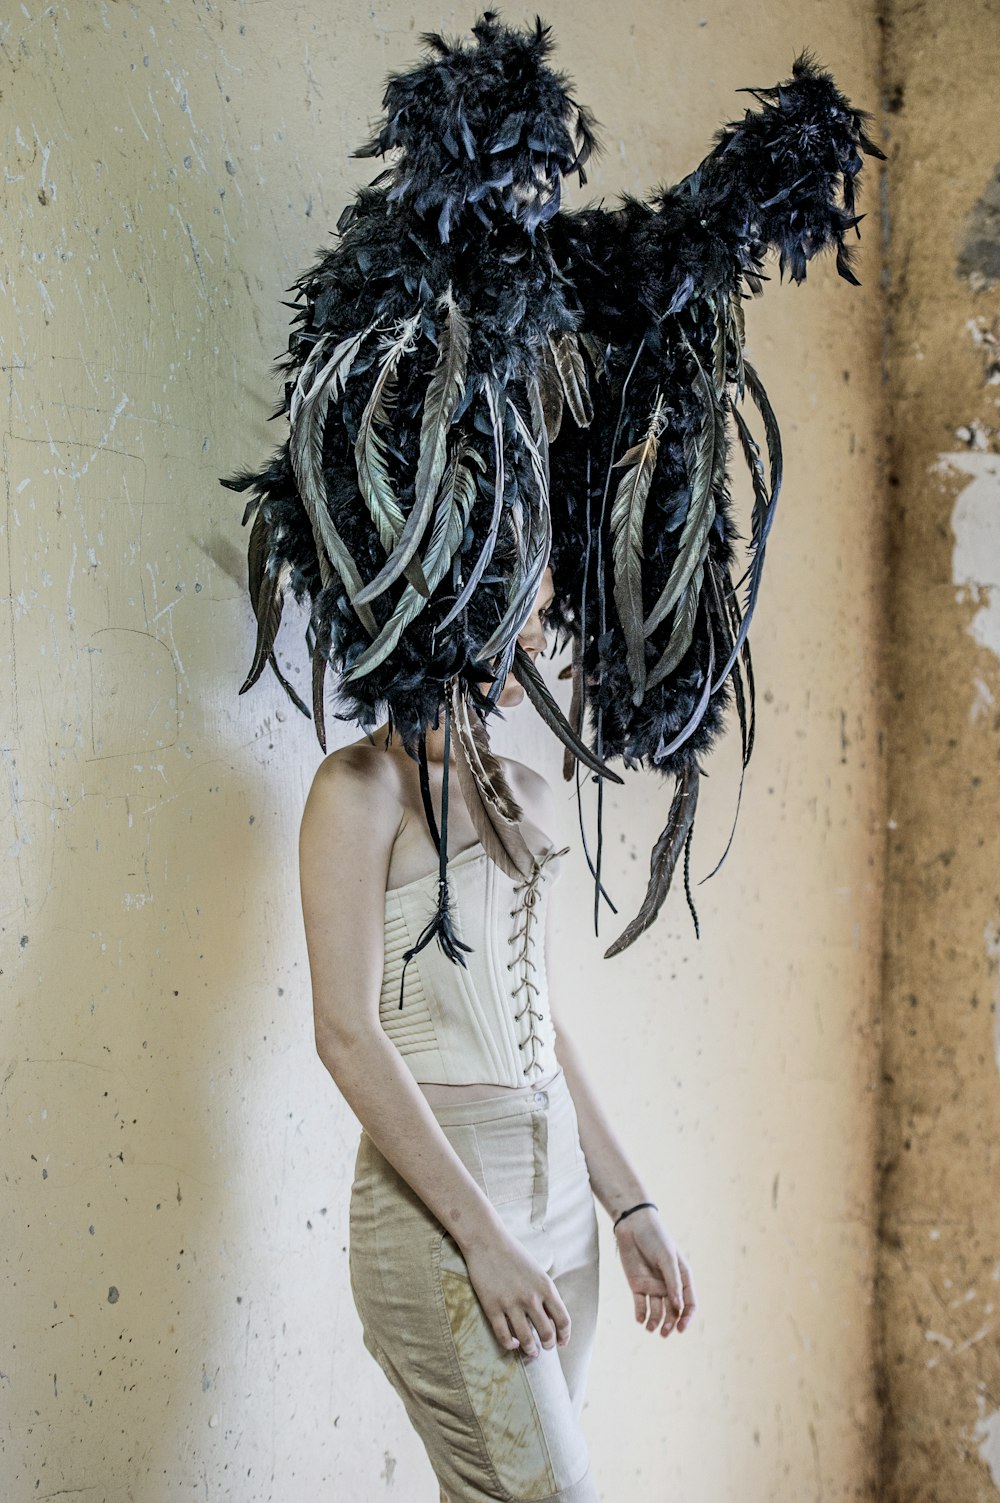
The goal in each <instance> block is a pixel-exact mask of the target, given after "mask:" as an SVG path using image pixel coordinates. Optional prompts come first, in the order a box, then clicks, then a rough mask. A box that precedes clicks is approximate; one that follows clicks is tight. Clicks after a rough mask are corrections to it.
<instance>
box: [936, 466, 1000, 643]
mask: <svg viewBox="0 0 1000 1503" xmlns="http://www.w3.org/2000/svg"><path fill="white" fill-rule="evenodd" d="M931 468H932V470H933V471H934V472H935V473H938V474H941V475H947V474H948V473H949V471H951V472H955V471H957V472H958V473H959V474H960V475H966V476H968V477H969V484H968V485H966V486H964V487H963V489H962V490H961V492H960V494H959V496H958V498H957V499H956V501H955V505H954V508H953V510H952V514H951V526H952V532H953V534H954V544H953V547H952V554H951V577H952V583H953V584H954V585H955V586H957V590H956V600H958V601H959V602H960V603H962V604H966V603H968V602H970V601H971V603H973V604H974V605H975V606H976V607H977V610H976V612H975V615H974V616H973V617H972V620H971V621H970V622H969V626H968V630H969V632H970V634H971V635H972V636H973V637H974V638H975V640H976V641H977V642H978V643H979V645H980V646H981V647H986V648H988V649H989V651H990V652H992V653H993V654H994V656H995V657H996V658H997V659H998V660H1000V455H997V454H993V453H989V452H988V453H977V452H972V451H969V452H966V453H962V452H954V453H947V454H941V455H940V456H939V458H938V461H937V463H936V464H935V465H933V466H932V467H931Z"/></svg>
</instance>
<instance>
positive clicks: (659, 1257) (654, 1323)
mask: <svg viewBox="0 0 1000 1503" xmlns="http://www.w3.org/2000/svg"><path fill="white" fill-rule="evenodd" d="M544 818H545V824H544V828H545V829H547V830H552V829H553V828H554V825H553V824H552V823H549V821H551V820H552V819H553V818H554V811H553V808H552V804H551V803H550V802H548V800H545V816H544ZM556 891H557V889H555V888H554V889H553V891H552V892H551V893H550V895H549V896H550V902H551V899H552V898H553V897H554V895H555V892H556ZM557 907H558V903H555V904H553V905H552V908H551V910H550V913H549V916H548V922H547V924H546V927H545V969H546V975H547V979H548V982H549V988H548V990H549V999H548V1007H549V1015H550V1016H551V1018H552V1022H553V1025H554V1027H555V1032H556V1044H555V1051H556V1058H557V1059H558V1061H559V1063H560V1065H561V1066H562V1068H563V1071H564V1072H565V1075H566V1083H567V1084H568V1086H569V1091H570V1095H571V1096H572V1098H573V1105H574V1107H575V1108H576V1116H577V1122H578V1124H579V1129H580V1147H581V1148H582V1149H583V1156H584V1158H585V1159H586V1161H587V1172H588V1173H589V1175H590V1183H591V1187H592V1189H593V1191H594V1195H595V1196H596V1198H597V1199H598V1200H599V1201H600V1203H601V1205H602V1206H603V1207H604V1209H605V1210H606V1211H607V1213H608V1215H609V1216H611V1217H612V1218H613V1219H617V1218H618V1216H620V1215H621V1213H622V1211H627V1210H629V1208H630V1207H631V1206H636V1205H640V1204H641V1203H642V1202H643V1201H647V1200H648V1201H651V1200H652V1198H653V1197H652V1195H651V1194H650V1192H649V1189H648V1187H647V1185H646V1183H645V1181H644V1180H643V1179H642V1178H641V1177H640V1175H639V1173H638V1171H637V1170H636V1169H635V1168H634V1167H633V1165H632V1162H631V1160H630V1159H629V1157H628V1154H627V1153H626V1152H625V1149H624V1148H623V1146H622V1144H621V1143H620V1141H619V1139H618V1137H617V1135H616V1134H615V1132H614V1129H613V1128H612V1126H611V1123H610V1122H609V1120H608V1117H607V1115H606V1113H605V1111H604V1108H603V1107H602V1106H601V1104H600V1102H599V1101H598V1099H597V1092H596V1091H595V1089H594V1087H593V1085H592V1084H591V1082H590V1080H589V1079H588V1076H587V1074H586V1071H585V1070H584V1068H583V1062H582V1060H581V1058H580V1054H579V1051H578V1050H577V1047H576V1045H575V1043H574V1042H573V1041H572V1039H571V1038H570V1035H569V1032H568V1030H567V1028H566V1026H565V1023H564V1021H563V1019H562V1017H561V1015H560V1016H558V1017H557V1015H556V1011H555V1008H554V1006H553V991H554V990H555V989H556V988H555V987H554V986H553V975H552V964H551V939H550V936H551V934H552V931H553V927H554V922H555V923H558V916H557V913H556V912H555V910H556V909H557ZM615 1245H616V1247H617V1250H618V1254H619V1256H620V1258H621V1262H622V1268H623V1270H624V1272H625V1277H626V1279H627V1280H628V1284H629V1288H630V1289H631V1290H632V1298H633V1307H634V1312H635V1318H636V1320H637V1321H641V1322H643V1323H644V1324H645V1326H646V1329H647V1330H648V1331H655V1330H657V1329H659V1331H660V1335H661V1336H667V1335H669V1333H670V1331H671V1330H673V1329H674V1327H675V1326H676V1329H677V1330H678V1331H684V1330H686V1329H687V1327H688V1326H689V1325H690V1323H691V1321H692V1320H693V1318H694V1311H695V1293H694V1279H693V1277H692V1274H691V1269H690V1267H689V1266H688V1263H687V1260H686V1259H685V1257H684V1255H683V1254H682V1253H681V1252H680V1251H679V1249H678V1248H677V1246H676V1244H675V1243H674V1240H673V1238H672V1237H671V1236H670V1233H669V1232H668V1231H667V1229H666V1227H665V1226H664V1225H663V1221H662V1219H661V1217H660V1215H659V1212H658V1211H656V1210H648V1209H647V1210H642V1211H637V1212H635V1214H634V1215H632V1216H630V1217H628V1218H627V1219H626V1220H625V1221H623V1222H622V1223H621V1229H620V1231H618V1232H616V1233H615ZM670 1305H672V1306H673V1311H675V1312H676V1313H677V1315H678V1316H679V1317H680V1318H679V1319H677V1320H675V1318H674V1314H673V1312H672V1311H671V1310H670V1308H669V1306H670Z"/></svg>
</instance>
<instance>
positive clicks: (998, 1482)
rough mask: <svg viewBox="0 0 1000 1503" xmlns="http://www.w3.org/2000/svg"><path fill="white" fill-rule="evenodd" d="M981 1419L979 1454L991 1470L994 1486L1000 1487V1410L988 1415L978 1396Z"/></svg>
mask: <svg viewBox="0 0 1000 1503" xmlns="http://www.w3.org/2000/svg"><path fill="white" fill-rule="evenodd" d="M976 1403H977V1404H978V1405H979V1418H978V1419H977V1420H976V1428H975V1432H974V1433H975V1441H976V1445H977V1448H978V1450H979V1454H980V1456H981V1457H982V1459H983V1460H984V1461H985V1463H986V1465H987V1466H988V1467H989V1469H990V1476H991V1477H992V1478H993V1483H994V1486H996V1487H1000V1409H994V1410H993V1412H992V1414H987V1413H986V1412H985V1410H986V1403H985V1400H984V1399H983V1396H982V1394H978V1393H977V1394H976Z"/></svg>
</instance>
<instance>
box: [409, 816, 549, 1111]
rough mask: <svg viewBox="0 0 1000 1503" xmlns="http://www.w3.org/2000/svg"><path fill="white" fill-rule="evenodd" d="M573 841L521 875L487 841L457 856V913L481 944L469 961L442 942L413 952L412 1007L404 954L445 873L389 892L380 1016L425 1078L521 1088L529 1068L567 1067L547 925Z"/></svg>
mask: <svg viewBox="0 0 1000 1503" xmlns="http://www.w3.org/2000/svg"><path fill="white" fill-rule="evenodd" d="M569 849H570V848H569V846H563V847H562V849H560V850H556V849H555V847H554V846H553V845H552V844H549V845H548V847H547V848H546V849H545V850H544V851H543V852H542V853H541V854H539V855H535V856H534V858H533V863H532V867H531V872H530V875H529V876H528V877H526V878H523V879H521V880H517V879H514V878H512V877H510V876H508V875H507V874H506V873H505V872H504V871H503V870H501V868H500V867H498V866H497V865H496V864H495V863H494V862H493V861H492V860H491V859H490V858H489V856H488V855H487V853H486V851H485V850H484V849H483V847H482V846H481V845H476V846H474V847H470V848H469V849H467V850H465V851H461V852H459V854H458V855H457V856H455V857H453V858H452V859H451V860H450V861H449V863H448V886H449V895H450V903H451V908H452V913H453V917H454V920H455V926H456V930H457V933H458V935H459V937H460V938H461V939H462V940H464V941H465V943H466V944H469V945H471V946H472V949H471V951H470V952H469V953H468V954H466V955H465V961H466V964H465V965H464V966H462V965H456V964H455V963H454V962H453V961H451V960H449V959H448V957H447V956H446V955H445V954H443V953H442V951H441V949H440V947H439V946H438V945H437V944H436V943H432V944H429V945H426V946H425V947H424V948H423V949H421V950H420V951H418V952H417V953H416V954H415V955H413V957H412V958H411V960H410V962H409V969H408V970H407V972H406V982H405V988H404V998H403V1001H404V1005H403V1006H402V1007H400V1006H399V992H400V976H401V972H402V966H403V957H404V954H405V953H406V951H407V950H408V949H409V948H410V946H412V945H413V943H414V940H415V939H416V937H417V936H418V935H419V934H420V932H421V930H422V929H423V927H424V925H425V924H426V923H427V920H428V918H429V917H430V916H431V914H432V913H433V911H434V904H435V902H436V898H437V880H438V874H437V872H429V873H428V874H427V876H426V877H423V878H418V879H417V880H416V881H413V882H408V883H407V884H406V885H405V886H404V887H398V888H390V889H389V890H388V891H387V892H386V895H385V952H384V967H383V982H382V994H381V997H380V1001H379V1018H380V1021H381V1024H382V1027H383V1029H384V1031H385V1033H386V1034H387V1035H388V1036H389V1038H390V1039H391V1040H392V1042H393V1043H394V1044H395V1045H396V1047H397V1048H398V1049H399V1052H400V1054H401V1055H402V1057H403V1061H404V1063H405V1064H406V1065H407V1067H408V1068H409V1070H410V1071H411V1073H412V1074H413V1076H414V1078H415V1079H416V1080H418V1081H421V1082H427V1083H431V1082H437V1083H440V1084H443V1085H462V1084H469V1085H472V1084H477V1083H492V1084H496V1085H506V1086H514V1087H518V1086H524V1085H525V1083H526V1077H527V1078H529V1079H536V1080H537V1079H539V1078H541V1076H542V1075H546V1074H550V1073H551V1072H552V1071H553V1070H555V1069H557V1068H558V1061H557V1059H556V1055H555V1031H554V1028H553V1025H552V1019H551V1014H550V1011H549V1008H548V988H547V978H546V974H545V955H544V933H545V922H546V915H547V902H546V899H547V890H548V887H549V885H550V883H551V881H552V880H553V879H554V878H555V876H556V875H557V874H558V871H559V867H560V861H561V858H562V857H563V856H565V855H566V854H567V852H568V851H569ZM512 926H513V927H512ZM505 941H506V943H505Z"/></svg>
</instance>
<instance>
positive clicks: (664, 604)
mask: <svg viewBox="0 0 1000 1503" xmlns="http://www.w3.org/2000/svg"><path fill="white" fill-rule="evenodd" d="M681 338H682V339H683V340H684V343H685V345H687V348H688V351H689V353H690V355H691V358H692V360H693V361H694V368H695V376H694V382H693V383H692V384H693V385H694V386H695V388H696V389H697V390H698V392H699V394H700V396H701V401H702V426H701V431H700V433H699V435H698V438H697V440H696V442H695V443H694V445H693V447H694V458H693V461H692V459H691V456H690V453H689V452H688V451H689V449H690V447H692V446H691V444H690V441H687V442H686V443H685V453H686V456H687V458H688V473H689V475H690V479H691V503H690V505H689V506H688V512H687V516H686V517H685V519H684V525H683V527H682V528H681V536H680V540H679V542H678V545H677V557H676V558H675V559H674V563H673V567H672V568H671V570H670V574H669V577H668V579H667V582H666V584H665V585H664V586H663V589H662V590H661V591H660V595H659V598H658V600H657V602H656V604H655V605H654V606H653V609H652V610H651V611H650V613H649V615H648V616H647V618H646V621H645V631H646V633H647V635H648V634H649V633H650V632H653V631H655V630H656V628H657V627H658V626H659V624H660V622H661V621H662V620H663V618H664V617H665V616H666V614H667V612H668V611H670V610H672V609H673V607H674V605H675V604H676V603H677V601H678V600H679V599H680V597H681V595H682V593H683V592H684V590H685V589H686V588H687V585H688V581H689V580H690V578H691V576H692V574H693V573H694V571H695V569H697V567H698V565H699V564H700V563H701V562H702V561H703V559H704V557H705V553H706V551H707V549H708V530H709V528H710V527H711V525H712V522H713V520H714V518H715V494H714V485H715V483H716V481H717V478H718V476H719V473H720V470H723V471H724V468H725V424H724V419H723V414H722V413H721V412H719V410H718V408H717V406H716V396H715V392H714V391H713V389H712V385H711V383H710V381H709V379H708V377H707V376H706V374H705V372H704V370H703V369H702V365H701V361H700V360H699V359H698V356H697V355H696V354H695V352H694V350H693V349H692V348H691V345H690V344H689V343H688V341H687V339H686V338H685V336H684V335H682V336H681Z"/></svg>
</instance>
